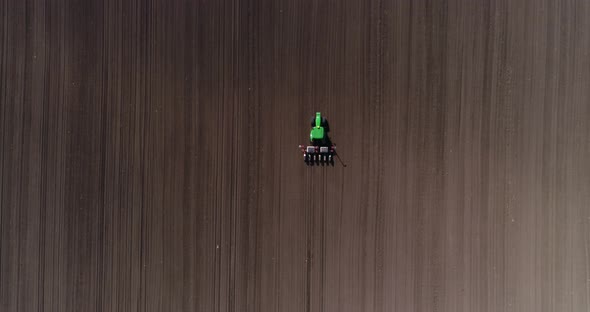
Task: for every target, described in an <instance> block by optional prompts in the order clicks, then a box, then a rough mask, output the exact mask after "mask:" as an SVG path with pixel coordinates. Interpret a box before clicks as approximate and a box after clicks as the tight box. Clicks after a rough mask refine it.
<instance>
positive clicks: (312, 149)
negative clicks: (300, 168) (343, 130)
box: [299, 112, 336, 166]
mask: <svg viewBox="0 0 590 312" xmlns="http://www.w3.org/2000/svg"><path fill="white" fill-rule="evenodd" d="M328 132H330V125H329V124H328V120H327V119H326V118H324V117H322V114H321V113H320V112H317V113H315V117H313V118H312V119H311V130H310V131H309V145H299V148H300V149H301V151H302V153H303V160H304V161H305V163H306V164H307V165H308V166H313V165H314V164H317V165H322V166H323V165H332V166H334V156H335V155H336V146H335V145H333V144H332V142H331V141H330V137H329V136H328Z"/></svg>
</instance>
